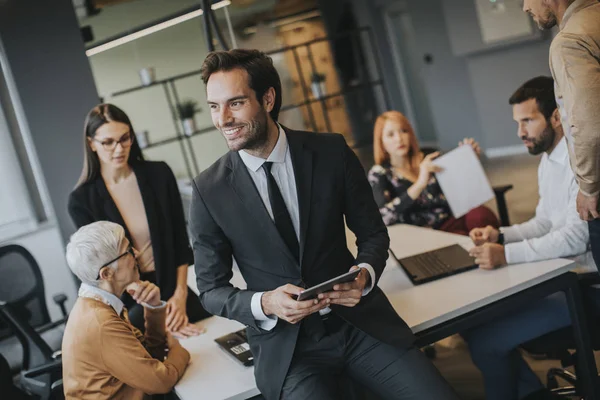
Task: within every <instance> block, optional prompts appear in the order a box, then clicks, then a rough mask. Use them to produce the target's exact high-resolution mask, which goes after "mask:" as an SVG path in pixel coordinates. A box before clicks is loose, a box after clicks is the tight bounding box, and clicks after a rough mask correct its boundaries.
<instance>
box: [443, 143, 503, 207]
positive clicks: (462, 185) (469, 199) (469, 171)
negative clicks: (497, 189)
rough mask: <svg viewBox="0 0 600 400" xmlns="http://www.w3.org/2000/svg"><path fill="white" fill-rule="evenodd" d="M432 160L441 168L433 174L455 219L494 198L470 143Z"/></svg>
mask: <svg viewBox="0 0 600 400" xmlns="http://www.w3.org/2000/svg"><path fill="white" fill-rule="evenodd" d="M433 163H434V164H435V165H438V166H440V167H442V168H443V169H444V170H443V171H442V172H439V173H437V174H435V176H436V178H437V180H438V182H439V184H440V186H441V188H442V191H443V192H444V195H445V196H446V199H447V200H448V204H450V209H451V210H452V214H453V215H454V217H455V218H460V217H462V216H463V215H465V214H466V213H468V212H469V211H471V210H472V209H474V208H475V207H478V206H480V205H482V204H484V203H485V202H487V201H489V200H491V199H493V198H494V191H493V190H492V187H491V186H490V182H489V181H488V178H487V176H486V175H485V171H484V170H483V167H482V166H481V162H479V158H478V157H477V155H476V154H475V151H473V148H472V147H471V146H459V147H458V148H456V149H454V150H452V151H450V152H448V153H446V154H444V155H442V156H440V157H439V158H437V159H435V160H434V161H433Z"/></svg>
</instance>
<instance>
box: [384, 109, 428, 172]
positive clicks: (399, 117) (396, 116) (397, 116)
mask: <svg viewBox="0 0 600 400" xmlns="http://www.w3.org/2000/svg"><path fill="white" fill-rule="evenodd" d="M387 121H394V122H396V123H398V124H400V125H401V126H402V128H404V129H405V130H406V131H408V133H409V134H410V145H409V150H408V158H409V162H410V165H411V166H412V168H413V169H417V168H418V167H419V164H420V163H421V158H422V156H421V150H420V148H419V142H418V140H417V136H416V135H415V131H414V129H413V127H412V125H411V124H410V122H409V121H408V119H407V118H406V117H405V116H404V114H402V113H401V112H400V111H386V112H384V113H383V114H381V115H380V116H379V117H377V120H376V121H375V127H374V128H373V152H374V157H375V164H378V165H383V164H386V163H389V161H390V155H389V153H388V152H387V151H386V150H385V148H384V147H383V127H384V126H385V123H386V122H387Z"/></svg>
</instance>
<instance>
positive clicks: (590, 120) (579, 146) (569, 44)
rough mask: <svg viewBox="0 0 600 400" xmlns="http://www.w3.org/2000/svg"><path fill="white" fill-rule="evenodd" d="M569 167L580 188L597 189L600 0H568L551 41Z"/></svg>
mask: <svg viewBox="0 0 600 400" xmlns="http://www.w3.org/2000/svg"><path fill="white" fill-rule="evenodd" d="M550 69H551V70H552V75H553V76H554V80H555V82H556V97H557V100H558V104H559V108H560V111H561V117H562V120H563V127H564V129H565V133H566V136H567V141H568V142H569V155H570V159H571V167H572V168H573V172H574V173H575V178H576V179H577V183H578V184H579V188H580V190H581V191H582V192H584V193H585V194H588V195H593V194H597V193H599V192H600V161H599V160H600V3H598V1H596V0H577V1H575V2H574V3H573V4H571V5H570V6H569V8H568V9H567V11H566V13H565V16H564V18H563V20H562V22H561V24H560V32H559V34H558V35H557V36H556V37H555V38H554V40H553V41H552V45H551V46H550Z"/></svg>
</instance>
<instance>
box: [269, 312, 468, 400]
mask: <svg viewBox="0 0 600 400" xmlns="http://www.w3.org/2000/svg"><path fill="white" fill-rule="evenodd" d="M328 330H329V329H328ZM329 331H330V332H329V334H328V335H327V336H325V337H324V338H323V339H321V340H320V341H318V342H315V341H314V340H313V339H312V338H311V337H310V336H308V335H307V334H305V333H303V332H302V330H301V332H300V335H299V337H298V342H297V344H296V350H295V352H294V357H293V359H292V364H291V366H290V369H289V371H288V374H287V376H286V379H285V381H284V384H283V390H282V396H281V398H282V399H303V400H304V399H311V400H331V399H347V398H352V397H353V396H352V395H353V393H352V392H353V391H354V390H355V387H356V384H358V385H362V386H363V387H365V388H367V389H368V390H370V391H371V392H373V393H374V394H376V395H378V396H380V397H381V398H382V399H386V400H387V399H402V400H413V399H415V400H416V399H419V400H423V399H436V400H456V399H458V396H457V395H456V393H455V392H454V391H453V389H452V388H451V387H450V385H449V384H448V383H447V382H446V381H445V380H444V378H443V377H442V376H441V375H440V373H439V371H438V370H437V369H436V368H435V367H434V366H433V364H432V363H431V361H429V360H428V359H427V357H426V356H425V355H424V354H423V353H422V352H421V351H420V350H418V349H417V348H414V347H410V348H408V349H405V350H400V349H397V348H395V347H392V346H390V345H387V344H384V343H382V342H380V341H378V340H376V339H374V338H372V337H371V336H369V335H367V334H365V333H364V332H362V331H360V330H358V329H356V328H354V327H353V326H351V325H349V324H347V323H345V322H341V323H340V324H339V326H338V327H336V329H331V330H329Z"/></svg>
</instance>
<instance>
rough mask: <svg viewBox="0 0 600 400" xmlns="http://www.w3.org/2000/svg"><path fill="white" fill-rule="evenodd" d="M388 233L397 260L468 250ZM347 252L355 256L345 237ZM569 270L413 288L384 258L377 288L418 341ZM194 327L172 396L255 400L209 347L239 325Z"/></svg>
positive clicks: (477, 273)
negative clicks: (199, 331) (188, 360)
mask: <svg viewBox="0 0 600 400" xmlns="http://www.w3.org/2000/svg"><path fill="white" fill-rule="evenodd" d="M388 231H389V235H390V239H391V244H390V247H391V249H392V250H393V251H394V253H395V255H396V257H398V258H403V257H407V256H411V255H414V254H418V253H420V252H423V251H427V250H433V249H435V248H439V247H444V246H448V245H451V244H456V243H458V244H460V245H462V246H463V247H465V248H468V247H469V246H472V242H471V241H470V239H469V238H468V237H465V236H460V235H454V234H449V233H445V232H440V231H434V230H432V229H425V228H418V227H415V226H410V225H395V226H392V227H389V228H388ZM348 246H349V248H350V251H351V252H353V254H356V248H355V245H354V239H353V235H352V234H351V233H349V235H348ZM573 267H574V263H573V262H572V261H570V260H564V259H558V260H550V261H543V262H537V263H527V264H515V265H511V266H508V267H503V268H499V269H496V270H492V271H484V270H472V271H468V272H464V273H461V274H458V275H455V276H451V277H447V278H444V279H440V280H437V281H434V282H429V283H426V284H423V285H419V286H413V285H412V283H411V282H410V280H409V279H408V277H407V276H406V274H405V273H404V271H403V270H402V269H401V268H400V267H399V266H398V265H397V262H396V261H395V260H394V258H393V257H390V258H389V259H388V262H387V267H386V269H385V271H384V272H383V275H382V276H381V279H380V281H379V287H380V288H381V289H382V290H383V291H384V292H385V294H386V295H387V296H388V298H389V299H390V301H391V303H392V305H393V306H394V309H395V310H396V312H398V314H400V316H401V317H402V318H403V319H404V320H405V321H406V323H407V324H408V325H409V326H410V327H411V329H412V330H413V332H415V334H417V335H418V333H419V332H423V331H425V330H428V329H432V328H435V327H437V326H440V325H444V323H447V322H449V321H452V320H454V319H456V318H457V317H461V316H464V315H467V314H469V313H471V312H473V311H476V310H478V309H481V308H482V307H486V306H488V305H490V304H493V303H495V302H497V301H499V300H502V299H506V298H509V297H511V296H512V295H515V294H517V293H520V292H523V291H525V290H526V289H529V288H532V287H534V286H536V285H538V284H539V283H542V282H545V281H549V280H551V279H552V278H555V277H557V276H560V275H563V274H565V273H566V272H568V271H569V270H570V269H572V268H573ZM188 275H189V281H190V286H191V287H192V288H193V289H194V290H196V287H195V281H194V279H195V278H194V276H193V275H194V274H193V270H191V271H190V273H189V274H188ZM232 282H233V283H234V285H236V286H238V287H245V284H244V282H243V279H242V278H241V276H240V275H239V273H237V274H234V278H233V279H232ZM200 326H203V327H206V329H207V333H205V334H203V335H201V336H199V337H196V338H190V339H186V340H183V341H182V342H181V343H182V345H183V346H184V347H185V348H187V349H188V350H189V351H190V353H191V354H192V364H191V365H190V367H189V369H188V371H187V372H186V374H185V376H184V377H183V379H182V380H181V381H180V382H179V383H178V384H177V386H176V387H175V392H176V393H177V395H178V396H179V397H180V398H181V399H182V400H188V399H189V400H191V399H195V398H198V397H199V396H200V397H201V398H202V399H207V400H210V399H215V400H216V399H245V398H248V397H252V396H254V395H257V394H258V393H259V392H258V390H257V389H256V385H255V382H254V376H253V368H246V367H242V366H241V365H239V364H236V362H235V361H233V360H231V359H230V358H229V357H228V356H227V355H226V354H225V353H224V352H222V351H221V350H220V349H218V347H217V344H216V343H214V341H213V339H214V338H216V337H218V336H221V335H224V334H226V333H229V332H232V331H235V330H237V329H241V327H242V324H240V323H237V322H234V321H229V320H226V319H224V318H220V317H212V318H209V319H207V320H206V321H203V322H201V323H200Z"/></svg>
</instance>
